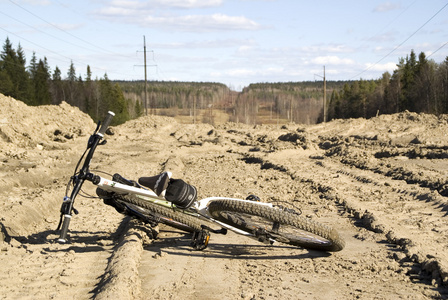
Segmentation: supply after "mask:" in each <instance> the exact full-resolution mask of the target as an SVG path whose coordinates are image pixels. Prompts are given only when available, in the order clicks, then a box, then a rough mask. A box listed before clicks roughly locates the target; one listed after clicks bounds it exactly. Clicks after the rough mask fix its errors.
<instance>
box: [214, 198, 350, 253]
mask: <svg viewBox="0 0 448 300" xmlns="http://www.w3.org/2000/svg"><path fill="white" fill-rule="evenodd" d="M209 212H210V214H211V215H212V216H213V217H214V218H215V219H217V220H218V221H221V222H224V223H226V224H228V225H230V226H233V227H236V228H238V229H240V230H243V231H246V232H248V233H251V234H253V235H255V236H257V237H258V238H259V239H260V240H263V239H266V238H269V239H272V240H275V241H278V242H281V243H285V244H289V245H293V246H298V247H303V248H306V249H313V250H321V251H340V250H342V249H343V248H344V245H345V243H344V241H343V240H342V238H341V237H340V236H339V234H338V232H337V231H336V230H334V229H332V228H330V227H328V226H325V225H322V224H320V223H317V222H315V221H312V220H310V219H307V218H304V217H302V216H299V215H298V214H296V213H295V212H293V211H292V210H288V211H285V210H282V209H280V208H276V207H269V206H266V205H263V204H257V203H250V202H244V201H238V200H213V201H211V202H210V204H209Z"/></svg>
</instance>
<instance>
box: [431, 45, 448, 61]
mask: <svg viewBox="0 0 448 300" xmlns="http://www.w3.org/2000/svg"><path fill="white" fill-rule="evenodd" d="M447 44H448V42H445V44H442V46H440V47H439V48H437V50H436V51H434V52H433V53H431V54H430V55H428V57H426V58H430V57H431V56H432V55H433V54H435V53H436V52H437V51H439V50H440V49H442V48H443V47H445V46H446V45H447Z"/></svg>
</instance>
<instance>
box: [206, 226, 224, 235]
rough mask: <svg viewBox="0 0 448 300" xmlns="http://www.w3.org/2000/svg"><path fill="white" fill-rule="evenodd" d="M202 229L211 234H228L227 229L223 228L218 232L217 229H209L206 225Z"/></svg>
mask: <svg viewBox="0 0 448 300" xmlns="http://www.w3.org/2000/svg"><path fill="white" fill-rule="evenodd" d="M201 228H202V229H206V230H208V231H210V232H211V233H216V234H222V235H226V234H227V229H226V228H221V229H219V230H217V229H213V228H210V227H208V226H206V225H201Z"/></svg>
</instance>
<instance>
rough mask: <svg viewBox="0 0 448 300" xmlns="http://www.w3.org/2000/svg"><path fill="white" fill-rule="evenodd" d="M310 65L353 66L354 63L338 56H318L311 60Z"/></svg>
mask: <svg viewBox="0 0 448 300" xmlns="http://www.w3.org/2000/svg"><path fill="white" fill-rule="evenodd" d="M311 62H312V63H315V64H320V65H353V64H354V63H355V62H354V61H353V60H352V59H349V58H340V57H338V56H318V57H316V58H314V59H312V60H311Z"/></svg>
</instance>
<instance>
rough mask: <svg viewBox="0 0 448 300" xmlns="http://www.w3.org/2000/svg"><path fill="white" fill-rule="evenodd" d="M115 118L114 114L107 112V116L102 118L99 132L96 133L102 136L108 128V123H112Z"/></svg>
mask: <svg viewBox="0 0 448 300" xmlns="http://www.w3.org/2000/svg"><path fill="white" fill-rule="evenodd" d="M114 116H115V114H114V113H113V112H111V111H108V112H107V116H106V117H105V118H104V121H103V124H102V125H101V128H100V130H99V131H98V134H99V135H101V136H103V135H104V133H105V132H106V130H107V127H109V125H110V122H111V121H112V118H113V117H114Z"/></svg>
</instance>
